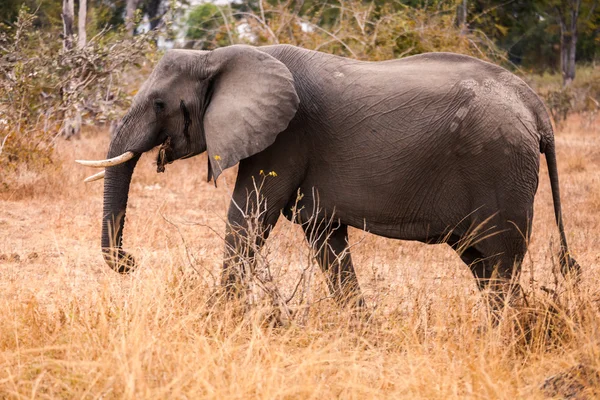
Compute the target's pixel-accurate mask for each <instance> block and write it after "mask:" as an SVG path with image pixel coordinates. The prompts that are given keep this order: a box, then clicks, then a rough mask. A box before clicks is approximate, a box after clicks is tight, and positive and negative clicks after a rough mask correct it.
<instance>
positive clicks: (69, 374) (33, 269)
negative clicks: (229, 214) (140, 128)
mask: <svg viewBox="0 0 600 400" xmlns="http://www.w3.org/2000/svg"><path fill="white" fill-rule="evenodd" d="M582 126H583V124H581V123H580V121H579V120H578V119H577V117H573V118H572V119H571V120H570V121H569V123H568V124H567V125H565V127H564V128H563V131H562V132H560V133H559V134H558V135H557V142H558V149H559V154H558V158H559V165H560V167H561V171H560V172H561V175H560V176H561V180H562V182H561V184H562V191H563V195H562V199H563V204H564V212H565V219H566V223H567V228H568V237H569V239H570V245H571V248H572V250H573V252H574V253H575V255H576V256H577V259H578V261H579V262H580V264H581V265H582V266H583V268H584V277H583V281H582V284H581V287H580V288H579V290H578V291H571V290H568V288H567V286H566V285H565V284H564V282H563V281H562V278H560V279H559V280H558V285H559V286H558V287H556V286H555V285H556V282H555V279H554V276H553V274H552V271H553V267H555V262H556V259H555V254H556V248H555V247H556V246H555V245H553V244H552V243H554V244H555V243H556V242H557V239H556V238H557V231H556V227H555V224H554V222H553V214H552V200H551V195H550V190H549V183H548V179H547V174H546V169H545V167H542V171H541V179H540V188H539V193H538V195H537V198H536V207H535V210H536V216H535V221H534V232H533V240H532V243H531V248H530V252H529V253H528V256H527V259H526V264H525V266H524V274H523V276H522V278H521V283H522V284H523V286H524V287H525V291H526V293H527V302H528V303H527V305H526V306H520V307H518V308H513V309H510V310H507V311H506V315H505V317H504V319H503V320H502V322H501V323H500V325H499V326H498V327H492V326H490V325H489V324H488V322H487V321H488V318H486V315H485V314H486V309H485V307H484V305H483V302H482V301H481V295H480V294H479V293H478V292H477V291H476V288H475V282H474V280H473V278H472V277H471V275H470V272H468V270H467V268H466V267H465V266H464V265H463V264H462V263H461V262H460V260H459V259H458V257H457V256H456V255H455V254H454V253H453V252H452V251H451V250H450V249H449V248H448V247H447V246H444V245H440V246H427V245H422V244H418V243H409V242H401V241H391V240H386V239H383V238H379V237H375V236H371V235H368V234H364V233H363V232H361V231H357V230H354V231H352V232H351V239H352V240H353V242H356V243H357V244H356V246H355V247H354V249H353V255H354V261H355V264H356V265H357V270H358V274H359V280H360V282H361V285H362V286H363V289H364V291H365V294H366V297H367V301H368V303H369V306H370V308H371V311H372V315H371V316H370V318H369V319H368V320H365V319H361V318H357V317H353V316H352V315H350V314H349V313H348V312H347V311H343V310H340V309H339V308H338V307H337V306H336V305H335V304H334V303H333V301H332V300H331V299H328V298H327V296H325V294H324V293H325V291H324V284H323V279H322V276H321V274H320V272H318V271H315V274H314V275H313V280H314V281H313V285H312V288H311V290H310V292H309V293H308V296H309V299H308V300H309V301H308V303H310V307H304V308H300V309H298V311H297V314H296V316H295V318H294V321H295V322H294V323H293V324H292V326H291V327H289V328H286V329H283V328H277V327H272V326H270V325H269V324H268V315H269V314H270V310H269V309H268V306H267V305H264V306H262V307H261V306H260V305H257V306H255V307H254V308H253V309H252V310H251V311H250V312H246V313H242V312H240V309H239V307H236V305H235V304H231V303H229V304H227V303H224V302H219V301H215V298H214V294H215V293H218V292H217V291H216V286H217V281H216V277H218V276H219V269H220V264H221V257H222V253H223V244H222V240H221V239H220V238H219V235H220V234H221V233H222V232H223V231H224V222H223V219H224V217H225V214H226V207H227V205H228V202H229V200H228V199H229V190H230V188H231V186H232V184H233V181H234V178H235V171H228V172H227V173H226V174H225V176H224V178H225V179H222V178H221V179H222V180H220V184H219V188H217V189H215V188H214V187H212V185H210V184H207V183H206V182H205V177H206V159H205V158H204V157H203V156H202V157H196V158H195V159H191V160H186V161H181V162H177V163H175V164H173V165H170V166H168V167H167V173H166V174H159V175H157V174H156V173H155V167H154V166H153V165H152V164H153V157H155V155H145V156H144V157H143V158H142V160H141V162H140V163H139V164H138V165H139V166H138V169H137V171H136V173H135V175H134V179H133V184H132V191H131V196H130V207H129V210H128V223H127V225H126V228H125V243H126V248H127V249H129V250H131V251H132V252H133V253H134V254H135V255H136V256H137V258H138V261H139V264H140V267H139V271H137V272H136V273H134V274H132V275H131V276H125V277H124V276H119V275H118V274H116V273H114V272H112V271H111V270H109V269H108V268H107V267H106V266H105V264H104V262H103V260H102V257H101V255H100V251H99V241H100V216H101V215H100V214H101V208H102V185H101V184H90V185H84V184H82V183H81V181H82V179H83V178H84V177H85V176H86V175H87V174H88V173H89V172H90V171H89V170H86V169H84V168H83V167H77V166H75V164H73V163H71V160H72V159H74V158H94V157H102V156H103V155H104V152H105V150H104V149H105V148H106V146H107V143H108V138H107V137H106V136H107V135H98V134H95V135H92V136H91V137H90V138H87V139H85V140H78V141H73V142H63V143H61V144H60V146H59V149H58V152H57V159H59V160H62V167H61V166H60V165H57V166H55V167H54V168H52V169H51V170H49V171H48V172H47V173H45V174H33V173H31V172H28V171H20V173H19V175H18V176H16V177H15V178H13V185H12V187H14V189H11V190H8V191H5V192H3V193H2V194H1V197H0V199H1V200H0V230H1V231H2V233H3V239H4V240H2V241H1V242H0V397H2V398H30V397H31V398H33V397H40V398H56V397H59V398H99V397H102V398H166V397H172V398H318V399H322V398H338V397H341V398H465V397H477V398H515V397H516V398H544V397H548V396H556V397H563V398H564V397H569V396H572V397H574V396H579V397H577V398H586V397H587V398H592V397H594V396H596V395H598V393H599V390H600V384H599V382H598V374H597V371H598V370H599V368H600V361H599V360H600V358H599V355H600V332H599V331H598V327H599V326H600V312H599V310H598V300H599V299H600V289H599V287H600V286H599V282H598V281H599V278H598V277H599V275H600V274H599V273H598V272H599V269H600V255H599V252H598V249H600V234H599V232H600V172H599V171H600V150H599V149H600V136H599V134H598V132H597V131H594V130H590V129H583V128H582ZM596 126H597V125H596ZM165 219H167V220H169V221H171V222H173V223H174V225H173V224H170V223H167V222H166V220H165ZM268 243H269V244H268V248H267V250H266V252H265V256H266V257H267V259H268V260H269V262H270V264H271V267H272V269H273V271H274V272H275V275H276V278H277V279H276V281H277V285H278V287H279V288H280V289H281V291H282V292H283V293H284V295H285V296H289V295H290V294H291V292H292V291H293V288H294V284H295V282H296V280H297V279H298V276H299V275H300V273H301V272H302V271H303V270H309V271H312V269H315V270H316V268H314V266H313V264H311V263H310V261H309V259H310V252H309V250H308V248H307V246H306V245H305V244H304V241H303V235H302V233H301V232H300V230H299V229H298V227H296V226H293V225H291V224H290V223H288V222H287V221H285V220H284V219H282V220H281V221H280V223H279V224H278V227H277V229H276V232H274V233H273V235H272V237H271V239H270V240H269V242H268ZM196 271H198V272H196ZM542 286H545V287H548V288H550V289H552V290H556V291H557V292H558V293H559V294H560V295H559V297H558V298H553V297H552V296H551V295H549V294H547V293H546V292H545V291H543V290H540V288H541V287H542ZM555 301H556V302H555ZM306 304H307V302H306V301H305V302H304V305H305V306H306Z"/></svg>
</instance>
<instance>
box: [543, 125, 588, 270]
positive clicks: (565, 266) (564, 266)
mask: <svg viewBox="0 0 600 400" xmlns="http://www.w3.org/2000/svg"><path fill="white" fill-rule="evenodd" d="M548 122H549V121H548ZM540 149H541V152H542V153H544V154H545V155H546V164H547V165H548V175H549V177H550V188H551V189H552V201H553V202H554V216H555V218H556V225H558V231H559V233H560V254H559V257H560V266H561V272H562V274H563V276H567V275H569V274H570V273H574V275H575V276H576V277H577V278H578V277H579V275H580V273H581V267H580V266H579V264H578V263H577V261H575V259H574V258H573V257H571V255H570V254H569V247H568V245H567V236H566V235H565V226H564V223H563V217H562V207H561V201H560V189H559V184H558V167H557V164H556V146H555V144H554V135H553V131H552V126H551V125H550V131H549V132H548V131H547V130H546V135H542V143H541V146H540Z"/></svg>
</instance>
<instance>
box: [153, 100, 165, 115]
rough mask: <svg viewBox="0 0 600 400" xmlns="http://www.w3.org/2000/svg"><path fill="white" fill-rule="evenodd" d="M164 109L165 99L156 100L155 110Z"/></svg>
mask: <svg viewBox="0 0 600 400" xmlns="http://www.w3.org/2000/svg"><path fill="white" fill-rule="evenodd" d="M164 109H165V102H164V101H162V100H160V99H156V100H154V111H156V112H161V111H162V110H164Z"/></svg>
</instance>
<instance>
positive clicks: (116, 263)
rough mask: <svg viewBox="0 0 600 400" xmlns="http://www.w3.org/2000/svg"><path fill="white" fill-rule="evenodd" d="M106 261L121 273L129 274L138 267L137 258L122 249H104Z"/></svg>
mask: <svg viewBox="0 0 600 400" xmlns="http://www.w3.org/2000/svg"><path fill="white" fill-rule="evenodd" d="M102 254H103V256H104V261H106V263H107V264H108V266H109V267H111V268H112V269H113V270H115V271H116V272H118V273H120V274H128V273H130V272H133V270H135V269H136V262H135V258H134V257H133V256H132V255H131V254H129V253H127V252H126V251H125V250H122V249H102Z"/></svg>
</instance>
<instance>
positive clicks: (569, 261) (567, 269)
mask: <svg viewBox="0 0 600 400" xmlns="http://www.w3.org/2000/svg"><path fill="white" fill-rule="evenodd" d="M560 272H561V273H562V275H563V276H564V277H565V278H568V277H571V278H575V279H576V280H577V281H579V279H580V278H581V266H580V265H579V263H578V262H577V260H575V259H574V258H573V257H571V256H570V255H569V254H568V253H567V252H566V251H565V250H564V249H563V250H561V252H560Z"/></svg>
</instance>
